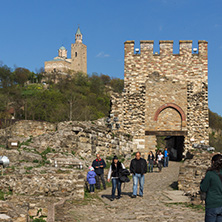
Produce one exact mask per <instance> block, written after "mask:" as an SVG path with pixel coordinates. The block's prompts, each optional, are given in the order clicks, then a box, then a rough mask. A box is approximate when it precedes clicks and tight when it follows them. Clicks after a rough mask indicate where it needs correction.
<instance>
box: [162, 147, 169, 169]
mask: <svg viewBox="0 0 222 222" xmlns="http://www.w3.org/2000/svg"><path fill="white" fill-rule="evenodd" d="M168 165H169V153H168V150H167V147H165V149H164V164H163V166H164V167H168Z"/></svg>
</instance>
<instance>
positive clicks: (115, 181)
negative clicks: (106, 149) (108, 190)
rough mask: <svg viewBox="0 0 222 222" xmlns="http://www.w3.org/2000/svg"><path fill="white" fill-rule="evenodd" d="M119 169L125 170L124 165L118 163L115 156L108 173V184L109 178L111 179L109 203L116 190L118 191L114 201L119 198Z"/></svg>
mask: <svg viewBox="0 0 222 222" xmlns="http://www.w3.org/2000/svg"><path fill="white" fill-rule="evenodd" d="M121 169H125V167H124V165H123V164H122V163H121V162H119V160H118V157H117V156H114V157H113V161H112V164H111V165H110V168H109V173H108V182H110V178H111V179H112V197H111V199H110V200H111V201H113V200H114V198H115V192H116V188H117V190H118V196H117V198H116V199H120V198H121V181H120V179H119V172H120V170H121Z"/></svg>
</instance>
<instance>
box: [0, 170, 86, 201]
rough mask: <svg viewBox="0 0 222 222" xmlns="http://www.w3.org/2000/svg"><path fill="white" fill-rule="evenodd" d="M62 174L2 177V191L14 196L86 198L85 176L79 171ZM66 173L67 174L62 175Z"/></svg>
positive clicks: (0, 177) (68, 171)
mask: <svg viewBox="0 0 222 222" xmlns="http://www.w3.org/2000/svg"><path fill="white" fill-rule="evenodd" d="M60 172H61V173H58V172H56V171H55V172H54V173H44V174H43V173H42V174H36V175H34V174H23V175H5V176H0V179H1V184H0V190H1V191H3V192H6V193H7V192H8V191H9V190H10V191H12V192H13V194H14V195H30V196H43V197H44V196H54V197H66V196H70V195H71V194H72V195H73V197H74V198H76V199H83V198H84V178H85V177H84V176H83V175H82V172H81V171H78V170H71V169H69V170H66V171H65V170H64V171H62V170H61V169H60ZM62 172H65V173H62Z"/></svg>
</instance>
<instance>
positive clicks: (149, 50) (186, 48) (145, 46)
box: [125, 40, 208, 56]
mask: <svg viewBox="0 0 222 222" xmlns="http://www.w3.org/2000/svg"><path fill="white" fill-rule="evenodd" d="M173 43H174V42H173V40H161V41H159V48H160V50H159V51H160V53H159V54H158V55H168V56H169V55H181V56H183V55H184V54H187V55H190V56H191V55H207V52H208V50H207V45H208V42H207V41H205V40H200V41H198V51H197V52H198V53H196V52H195V53H192V46H193V41H192V40H180V41H179V45H180V51H179V54H173ZM134 45H135V42H134V41H126V42H125V55H147V54H150V55H152V54H153V55H156V54H155V53H154V51H153V46H154V41H153V40H141V41H140V53H135V48H134Z"/></svg>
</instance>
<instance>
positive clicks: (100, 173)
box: [92, 154, 106, 190]
mask: <svg viewBox="0 0 222 222" xmlns="http://www.w3.org/2000/svg"><path fill="white" fill-rule="evenodd" d="M92 167H93V168H94V169H95V173H96V189H100V188H101V185H100V179H101V181H102V184H103V189H104V190H105V189H106V183H105V179H104V168H105V167H106V163H105V161H104V160H103V159H101V158H100V155H99V154H96V159H95V160H94V161H93V163H92Z"/></svg>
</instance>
